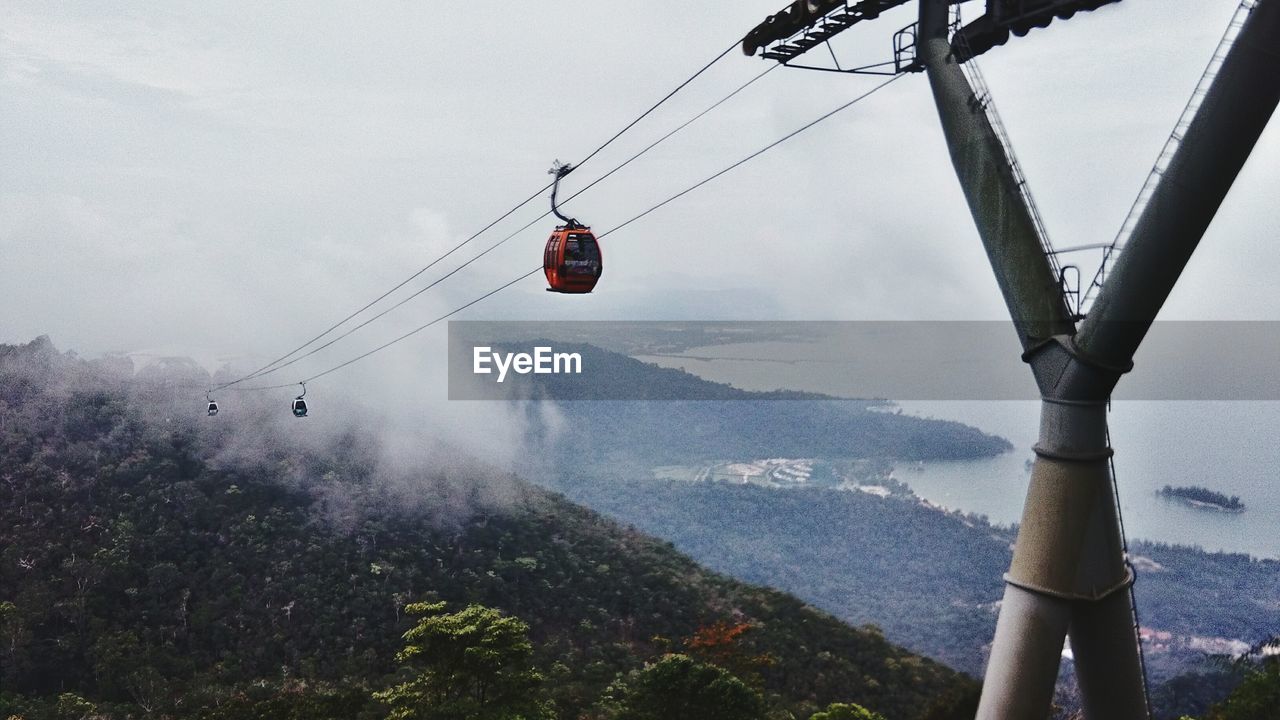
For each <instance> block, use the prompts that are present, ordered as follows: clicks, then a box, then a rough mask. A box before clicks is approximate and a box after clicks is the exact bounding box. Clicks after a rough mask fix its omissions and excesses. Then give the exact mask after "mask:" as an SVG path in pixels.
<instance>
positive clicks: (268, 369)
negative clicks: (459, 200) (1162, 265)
mask: <svg viewBox="0 0 1280 720" xmlns="http://www.w3.org/2000/svg"><path fill="white" fill-rule="evenodd" d="M779 67H781V66H780V65H771V66H769V68H768V69H767V70H765V71H764V72H762V73H760V74H758V75H756V76H755V77H753V78H751V79H750V80H748V81H747V82H745V83H743V84H742V85H739V86H738V87H737V88H736V89H734V90H733V92H730V93H729V94H728V95H725V96H724V97H722V98H720V99H719V100H717V101H716V102H715V103H713V104H712V105H710V106H708V107H707V108H706V109H704V110H703V111H702V112H699V113H698V114H697V115H694V116H693V117H692V118H690V119H688V120H686V121H685V122H684V123H682V124H680V125H679V126H677V127H676V128H675V129H674V130H671V131H670V132H668V133H667V134H665V135H663V136H662V137H660V138H658V139H657V140H655V141H653V142H652V143H650V144H649V145H648V146H646V147H645V148H644V149H643V150H640V151H639V152H637V153H635V154H634V155H632V156H631V157H629V158H627V159H626V160H624V161H623V162H622V163H621V164H619V165H616V166H615V167H614V168H613V169H612V170H610V171H608V172H607V173H605V174H604V175H601V176H600V177H598V178H596V179H595V180H593V181H592V182H591V183H590V184H588V185H587V186H586V187H583V188H582V189H581V190H578V191H577V192H575V193H573V194H572V195H570V196H569V197H568V198H566V199H565V202H569V201H570V200H572V199H574V198H576V197H578V196H579V195H581V194H582V193H584V192H586V191H588V190H590V189H591V188H592V187H594V186H595V185H597V184H598V183H600V182H601V181H602V180H604V179H605V178H608V177H609V176H611V175H613V174H614V173H616V172H618V171H619V170H621V169H622V168H624V167H626V166H627V165H629V164H631V163H632V162H633V161H635V160H637V159H639V158H640V157H641V156H643V155H644V154H646V153H648V152H649V151H650V150H652V149H654V148H655V147H657V146H658V145H660V144H661V143H662V142H664V141H665V140H667V139H668V138H670V137H671V136H673V135H675V134H676V133H678V132H680V131H681V130H683V129H685V128H687V127H689V126H690V125H692V124H693V123H694V122H695V121H696V120H698V119H699V118H701V117H703V116H704V115H706V114H707V113H709V112H711V111H712V110H715V109H716V108H718V107H720V106H721V105H723V104H724V103H725V102H727V101H728V100H729V99H731V98H733V97H734V96H735V95H737V94H738V93H740V92H742V91H743V90H746V89H747V88H748V87H749V86H751V85H752V84H753V83H755V82H756V81H757V80H759V79H760V78H762V77H764V76H765V75H768V74H769V73H770V72H772V71H774V70H776V69H777V68H779ZM547 187H550V185H548V186H547ZM543 189H544V190H545V189H546V188H543ZM525 202H526V203H527V202H528V201H527V200H526V201H525ZM513 209H514V208H513ZM508 214H510V213H508ZM550 214H551V211H549V210H548V211H547V212H544V213H543V214H542V215H539V216H538V217H536V218H534V219H533V220H531V221H529V222H528V223H526V224H525V225H524V226H523V227H521V228H520V229H519V230H516V231H515V232H513V233H511V234H509V235H507V236H506V237H504V238H502V239H501V240H499V241H498V242H496V243H494V244H492V245H490V246H489V247H487V248H485V249H484V250H483V251H481V252H480V253H479V254H477V255H475V256H473V257H472V258H470V259H469V260H467V261H466V262H464V263H462V264H461V265H459V266H458V267H456V268H454V269H453V270H450V271H449V272H447V273H445V274H444V275H442V276H440V277H439V278H436V279H435V280H433V281H432V282H431V283H429V284H428V285H426V286H425V287H422V288H419V289H418V290H417V291H415V292H414V293H413V294H411V295H409V296H407V297H405V298H403V299H401V300H400V301H398V302H396V303H395V304H394V305H392V306H390V307H388V308H386V309H384V310H382V311H381V312H379V313H378V314H376V315H374V316H373V317H370V318H368V319H367V320H365V321H364V322H361V323H360V324H359V325H356V326H354V327H352V328H350V329H348V330H347V331H346V332H344V333H342V334H341V335H338V336H337V337H335V338H333V339H332V340H329V341H328V342H326V343H324V344H323V345H319V346H317V347H314V348H312V349H311V350H309V351H307V352H305V353H303V354H302V355H298V356H297V357H295V358H293V359H288V358H289V356H291V355H294V354H296V353H297V352H298V351H299V350H301V349H303V348H305V347H307V345H311V344H312V343H314V342H316V341H317V340H320V339H322V338H323V337H324V336H325V335H328V334H329V333H330V332H332V331H333V330H335V329H336V328H337V327H339V326H340V325H342V324H344V323H346V322H347V321H348V320H351V319H352V318H354V317H355V316H356V315H359V314H360V313H361V312H364V311H365V310H368V309H369V308H370V307H371V306H373V305H374V304H376V303H377V302H378V301H379V300H382V299H383V298H385V297H386V296H387V295H390V294H391V293H392V292H395V291H396V290H398V289H400V288H401V287H403V286H404V285H406V284H407V283H408V282H409V281H410V280H413V279H414V278H416V277H418V276H419V275H421V274H422V273H423V271H425V270H427V269H429V268H430V267H431V265H435V264H436V263H437V262H439V261H440V260H443V259H444V258H446V257H448V256H449V254H451V253H452V252H453V251H454V250H457V249H458V248H460V247H462V245H465V244H466V243H467V242H470V241H471V240H473V239H475V236H472V237H471V238H468V240H467V241H466V242H464V243H462V244H459V245H458V246H457V247H455V248H453V250H450V251H449V252H448V253H445V254H444V255H441V256H440V257H439V258H437V259H436V260H435V261H433V262H432V263H431V265H428V266H427V267H425V268H423V269H422V270H419V271H418V272H416V273H414V274H413V276H411V277H410V278H409V279H408V280H405V282H402V283H400V284H399V285H397V286H396V287H394V288H392V289H391V290H389V291H387V292H386V293H383V295H382V297H380V298H378V300H375V301H374V302H372V303H369V304H368V305H366V306H364V307H363V308H361V309H360V310H358V311H357V312H355V313H352V314H351V315H348V316H347V317H346V318H345V319H343V320H342V321H341V322H339V323H337V324H336V325H334V326H333V327H331V328H329V329H328V330H326V331H325V332H324V333H321V334H320V335H318V336H316V337H315V338H312V339H311V340H310V341H309V342H308V343H307V344H306V345H303V346H302V348H298V349H296V350H294V351H293V352H291V353H289V355H286V356H284V357H281V358H278V359H276V360H275V361H274V362H272V363H269V364H268V365H266V366H264V367H262V368H259V369H258V370H255V371H254V372H252V373H249V374H248V375H245V376H243V377H241V378H240V379H239V380H236V381H235V382H229V383H226V384H224V385H219V386H217V387H215V388H213V389H214V390H215V391H216V390H223V389H226V388H228V387H231V386H233V385H235V384H237V383H241V382H244V381H246V380H252V379H257V378H260V377H265V376H267V375H270V374H272V373H274V372H276V371H278V370H283V369H284V368H286V367H289V366H290V365H293V364H295V363H297V362H299V361H301V360H304V359H306V358H309V357H311V356H312V355H315V354H316V353H318V352H320V351H322V350H324V349H325V348H328V347H330V346H332V345H333V344H335V343H337V342H338V341H340V340H342V339H343V338H346V337H349V336H350V335H351V334H353V333H355V332H356V331H357V330H359V329H361V328H363V327H365V326H367V325H369V324H371V323H373V322H374V321H375V320H378V319H379V318H381V317H383V316H385V315H387V314H388V313H390V312H391V311H393V310H395V309H396V308H398V307H400V306H402V305H404V304H405V303H407V302H409V301H410V300H413V299H414V298H416V297H418V296H419V295H422V294H423V293H425V292H427V291H428V290H430V289H432V288H434V287H435V286H437V285H439V284H440V283H442V282H444V281H445V280H447V279H449V278H450V277H452V276H453V275H455V274H456V273H458V272H459V271H461V270H462V269H463V268H465V267H467V266H468V265H470V264H471V263H474V262H475V261H477V260H479V259H480V258H482V257H484V256H485V255H488V254H489V253H490V252H492V251H493V250H495V249H496V248H497V247H498V246H499V245H502V244H504V243H506V242H507V241H508V240H511V239H512V238H514V237H515V236H517V235H519V234H520V233H522V232H524V231H525V230H528V229H529V228H530V227H533V225H535V224H536V223H538V222H541V221H542V220H543V219H544V218H546V217H547V216H548V215H550ZM504 217H505V216H504ZM491 226H492V223H490V227H491ZM486 229H487V228H486ZM481 232H483V230H482V231H481ZM478 234H479V233H477V235H478ZM601 237H603V236H601ZM284 360H287V362H282V361H284ZM272 365H275V367H272Z"/></svg>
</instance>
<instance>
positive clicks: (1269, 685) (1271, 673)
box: [1209, 655, 1280, 720]
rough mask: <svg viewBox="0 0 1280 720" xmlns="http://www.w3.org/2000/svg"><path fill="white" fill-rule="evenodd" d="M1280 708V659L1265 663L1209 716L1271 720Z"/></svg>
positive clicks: (1219, 719) (1229, 719) (1220, 719)
mask: <svg viewBox="0 0 1280 720" xmlns="http://www.w3.org/2000/svg"><path fill="white" fill-rule="evenodd" d="M1277 708H1280V657H1277V656H1274V655H1273V656H1270V657H1267V658H1266V659H1264V660H1262V661H1261V662H1260V663H1258V665H1257V666H1256V667H1255V669H1253V670H1251V671H1250V672H1249V674H1248V675H1247V676H1246V677H1245V679H1244V682H1242V683H1240V685H1239V687H1237V688H1236V689H1235V691H1234V692H1232V693H1231V695H1230V696H1228V697H1227V699H1226V700H1225V701H1223V703H1222V704H1221V705H1218V706H1215V707H1214V708H1213V710H1211V711H1210V712H1209V720H1270V719H1272V718H1275V717H1276V712H1277Z"/></svg>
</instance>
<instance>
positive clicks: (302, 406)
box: [290, 383, 307, 418]
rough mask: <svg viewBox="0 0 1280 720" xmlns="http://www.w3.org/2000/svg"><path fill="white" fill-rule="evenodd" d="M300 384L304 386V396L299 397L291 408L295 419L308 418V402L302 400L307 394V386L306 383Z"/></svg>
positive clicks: (294, 400)
mask: <svg viewBox="0 0 1280 720" xmlns="http://www.w3.org/2000/svg"><path fill="white" fill-rule="evenodd" d="M298 384H299V385H301V386H302V395H299V396H298V397H296V398H294V399H293V404H292V405H291V406H290V408H291V409H292V410H293V416H294V417H300V418H302V417H306V416H307V401H306V400H303V399H302V398H303V396H304V395H306V394H307V384H306V383H298Z"/></svg>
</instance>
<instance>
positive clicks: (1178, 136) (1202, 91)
mask: <svg viewBox="0 0 1280 720" xmlns="http://www.w3.org/2000/svg"><path fill="white" fill-rule="evenodd" d="M1257 5H1258V0H1241V2H1240V4H1239V5H1238V6H1237V7H1236V9H1235V12H1234V13H1232V15H1231V22H1230V23H1228V24H1227V29H1226V31H1225V32H1224V33H1223V34H1222V39H1221V40H1219V41H1218V47H1217V48H1216V49H1214V51H1213V57H1211V58H1209V64H1208V65H1207V66H1206V67H1205V69H1204V73H1203V74H1202V75H1201V76H1200V82H1198V83H1196V88H1195V90H1193V91H1192V92H1191V98H1190V99H1189V100H1187V104H1186V107H1184V108H1183V109H1182V114H1181V115H1179V116H1178V122H1177V123H1176V124H1175V125H1174V126H1173V132H1171V133H1169V138H1168V139H1167V140H1165V143H1164V147H1163V148H1161V149H1160V154H1159V155H1158V156H1156V161H1155V164H1154V165H1152V166H1151V171H1150V172H1149V173H1147V179H1146V181H1145V182H1143V183H1142V189H1141V190H1139V191H1138V196H1137V197H1136V198H1134V200H1133V205H1131V206H1130V207H1129V213H1128V215H1126V216H1125V218H1124V222H1123V223H1121V224H1120V230H1119V231H1118V232H1117V233H1116V236H1115V239H1113V240H1112V241H1111V244H1110V245H1109V246H1108V247H1107V248H1106V250H1105V251H1104V252H1103V255H1102V264H1101V265H1099V266H1098V271H1097V272H1096V273H1095V274H1094V276H1093V280H1092V281H1091V282H1090V283H1089V287H1088V288H1087V289H1085V291H1084V296H1083V297H1082V298H1081V301H1080V305H1081V308H1080V312H1081V313H1084V312H1086V309H1087V307H1088V305H1089V303H1090V301H1091V300H1092V299H1093V294H1094V293H1095V292H1096V291H1097V290H1098V288H1101V287H1102V283H1104V282H1105V281H1106V279H1107V264H1108V263H1109V262H1110V261H1111V256H1112V255H1114V254H1115V253H1118V252H1124V246H1125V243H1127V242H1128V241H1129V237H1130V236H1132V235H1133V231H1134V229H1135V228H1136V227H1137V226H1138V219H1139V218H1141V217H1142V213H1143V211H1144V210H1146V208H1147V204H1148V203H1150V202H1151V196H1152V195H1153V194H1154V193H1155V191H1156V186H1157V185H1159V184H1160V178H1161V176H1163V175H1164V173H1165V171H1166V170H1168V169H1169V162H1170V161H1171V160H1172V159H1173V155H1174V153H1176V152H1177V151H1178V148H1179V147H1180V146H1181V145H1182V136H1183V135H1185V134H1186V132H1187V128H1189V127H1191V122H1192V120H1194V119H1195V116H1196V113H1198V112H1199V111H1200V106H1201V105H1203V104H1204V98H1205V96H1206V95H1207V94H1208V92H1209V87H1210V86H1211V85H1213V81H1214V80H1215V79H1216V78H1217V77H1218V73H1219V72H1220V71H1221V70H1222V61H1223V60H1225V59H1226V57H1227V53H1228V52H1229V51H1230V50H1231V47H1232V46H1233V45H1235V43H1236V38H1238V37H1239V36H1240V29H1241V28H1242V27H1244V23H1245V20H1247V19H1248V17H1249V13H1251V12H1253V9H1254V8H1255V7H1257Z"/></svg>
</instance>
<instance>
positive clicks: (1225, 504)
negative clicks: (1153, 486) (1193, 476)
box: [1156, 485, 1244, 513]
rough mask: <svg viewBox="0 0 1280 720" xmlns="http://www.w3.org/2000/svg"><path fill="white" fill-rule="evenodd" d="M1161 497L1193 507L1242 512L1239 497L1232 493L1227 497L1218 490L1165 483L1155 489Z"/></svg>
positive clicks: (1242, 507) (1242, 505)
mask: <svg viewBox="0 0 1280 720" xmlns="http://www.w3.org/2000/svg"><path fill="white" fill-rule="evenodd" d="M1156 494H1157V495H1160V496H1161V497H1167V498H1173V499H1175V500H1181V501H1182V502H1184V503H1186V504H1188V505H1191V506H1193V507H1198V508H1204V509H1206V510H1219V511H1222V512H1234V513H1238V512H1244V503H1242V502H1240V497H1239V496H1237V495H1232V496H1231V497H1227V496H1226V495H1223V494H1222V493H1220V492H1214V491H1213V490H1210V489H1208V488H1202V487H1196V486H1194V485H1192V486H1190V487H1173V486H1172V485H1165V486H1164V487H1162V488H1160V489H1159V490H1157V491H1156Z"/></svg>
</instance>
